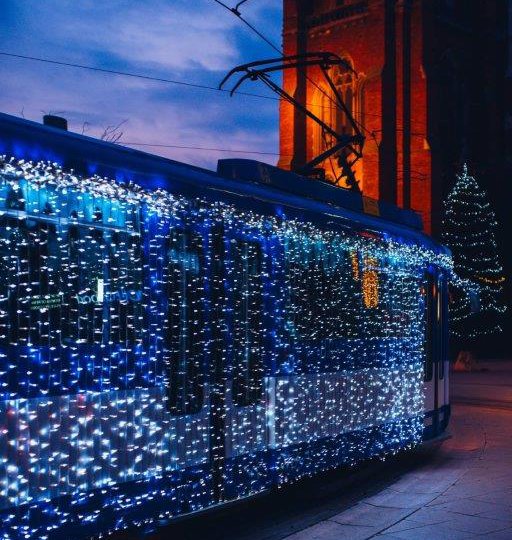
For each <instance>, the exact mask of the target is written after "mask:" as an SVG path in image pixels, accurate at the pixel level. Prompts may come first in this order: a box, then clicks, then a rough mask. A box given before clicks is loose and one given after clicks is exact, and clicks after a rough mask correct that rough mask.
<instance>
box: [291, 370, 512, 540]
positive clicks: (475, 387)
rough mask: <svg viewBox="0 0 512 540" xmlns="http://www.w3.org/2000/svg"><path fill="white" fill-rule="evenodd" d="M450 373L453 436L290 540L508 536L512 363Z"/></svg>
mask: <svg viewBox="0 0 512 540" xmlns="http://www.w3.org/2000/svg"><path fill="white" fill-rule="evenodd" d="M485 367H487V368H488V369H489V371H487V372H483V373H463V374H454V375H453V376H452V377H453V378H452V381H453V384H452V387H453V389H452V392H453V394H452V399H453V401H454V403H453V417H452V422H451V425H450V432H451V433H452V436H453V437H452V439H450V440H449V441H446V442H445V443H444V444H443V446H442V447H441V448H440V450H439V451H438V453H437V455H436V456H435V458H434V459H433V460H429V462H428V464H426V465H423V466H421V465H420V466H419V467H417V468H416V469H415V470H413V471H411V472H408V473H406V474H405V475H403V476H402V477H401V478H400V479H399V480H398V481H396V482H394V483H393V484H391V485H390V486H388V487H387V488H386V489H384V490H383V491H381V492H380V493H378V494H376V495H373V496H371V497H368V498H366V499H364V500H361V501H360V502H359V503H357V504H356V505H355V506H352V507H351V508H349V509H347V510H345V511H343V512H341V513H339V514H337V515H334V516H331V517H330V518H329V519H326V520H324V521H320V522H319V523H317V524H316V525H313V526H311V527H308V528H306V529H304V530H302V531H300V532H298V533H294V534H291V535H285V536H284V537H285V538H287V539H288V540H342V539H347V540H363V539H370V538H382V539H387V540H398V539H400V540H422V539H428V540H444V539H446V540H463V539H470V538H486V539H488V540H512V363H504V362H502V363H492V364H491V363H490V364H486V365H485Z"/></svg>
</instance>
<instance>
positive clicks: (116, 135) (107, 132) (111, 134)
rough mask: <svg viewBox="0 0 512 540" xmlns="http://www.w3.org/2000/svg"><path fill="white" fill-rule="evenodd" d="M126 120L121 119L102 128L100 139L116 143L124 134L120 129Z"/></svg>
mask: <svg viewBox="0 0 512 540" xmlns="http://www.w3.org/2000/svg"><path fill="white" fill-rule="evenodd" d="M126 122H128V119H125V120H122V121H121V122H119V123H118V124H116V125H112V126H107V127H106V128H105V129H104V130H103V133H102V134H101V137H100V139H101V140H102V141H107V142H111V143H114V144H116V143H118V142H119V141H120V140H121V138H122V137H123V135H124V131H122V130H121V126H123V125H124V124H126Z"/></svg>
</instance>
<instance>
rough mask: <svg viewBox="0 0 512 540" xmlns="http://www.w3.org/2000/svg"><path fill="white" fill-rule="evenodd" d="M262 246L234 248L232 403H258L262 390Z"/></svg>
mask: <svg viewBox="0 0 512 540" xmlns="http://www.w3.org/2000/svg"><path fill="white" fill-rule="evenodd" d="M261 264H262V252H261V246H260V245H259V244H257V243H254V242H244V241H237V242H236V243H235V244H234V249H233V276H234V277H233V281H234V284H233V285H234V286H233V303H234V306H233V307H234V310H233V311H234V313H233V321H234V322H233V326H234V328H233V339H234V366H233V401H234V403H235V405H236V406H238V407H246V406H248V405H253V404H255V403H257V402H258V401H259V400H260V398H261V393H262V388H263V359H262V348H263V343H262V339H263V338H262V336H263V328H262V311H263V284H262V280H261Z"/></svg>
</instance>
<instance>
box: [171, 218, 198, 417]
mask: <svg viewBox="0 0 512 540" xmlns="http://www.w3.org/2000/svg"><path fill="white" fill-rule="evenodd" d="M176 242H179V248H180V249H181V251H180V250H179V249H178V250H177V252H176V250H175V252H174V253H175V255H176V253H177V254H178V260H177V262H176V261H175V262H173V261H172V253H171V251H172V250H173V249H175V248H173V244H174V246H176ZM194 242H197V243H196V244H195V243H194ZM204 250H205V246H204V240H203V238H202V236H201V235H200V234H199V233H198V232H196V231H194V230H193V229H191V228H188V227H187V228H171V230H170V231H169V234H168V235H167V236H166V239H165V257H166V258H165V262H166V267H167V276H166V278H167V280H166V295H167V301H168V307H167V332H166V336H165V346H166V347H167V349H168V354H169V361H168V363H167V366H166V370H167V376H168V385H167V409H168V411H169V413H170V414H171V416H187V415H192V414H198V413H199V412H200V411H201V410H202V408H203V406H204V389H205V374H204V358H203V356H202V355H203V352H204V339H203V338H204V326H205V324H204V323H205V316H204V306H200V309H199V310H198V311H197V319H196V320H195V323H194V324H193V325H190V324H189V321H190V317H191V316H192V315H191V313H194V310H193V306H192V303H195V302H199V301H200V296H196V297H195V298H194V294H196V293H198V292H202V291H203V289H204V274H203V271H204V264H203V260H204ZM183 253H185V254H186V256H185V257H183V256H182V255H183ZM180 255H181V258H180ZM188 255H191V257H196V259H195V260H196V261H197V272H196V275H197V278H196V279H198V280H199V281H200V282H201V283H202V286H201V287H198V288H196V289H195V290H193V287H190V286H189V281H190V272H189V270H190V269H189V268H187V264H189V263H190V261H191V260H192V259H190V258H189V257H188ZM187 261H188V262H187ZM173 265H175V267H174V268H173ZM177 267H179V268H180V270H178V271H179V272H180V274H179V277H178V279H177V280H175V279H173V275H174V274H175V269H176V268H177ZM176 281H179V283H178V285H179V286H180V291H178V290H177V289H176V288H173V286H174V285H176ZM183 293H185V294H183ZM180 294H181V296H184V298H181V296H180ZM173 302H177V303H173ZM173 310H175V311H173ZM183 310H185V322H183V320H182V318H183V315H184V312H183ZM178 312H179V313H178ZM191 326H194V328H196V329H197V330H199V332H200V334H199V335H200V337H199V339H198V340H197V341H196V342H195V343H192V342H191V341H190V338H191V336H192V335H193V334H192V333H191V332H190V327H191ZM183 331H185V333H183ZM188 347H193V348H194V350H195V354H194V353H193V354H188V350H189V349H188ZM191 360H192V361H191ZM180 383H181V384H180Z"/></svg>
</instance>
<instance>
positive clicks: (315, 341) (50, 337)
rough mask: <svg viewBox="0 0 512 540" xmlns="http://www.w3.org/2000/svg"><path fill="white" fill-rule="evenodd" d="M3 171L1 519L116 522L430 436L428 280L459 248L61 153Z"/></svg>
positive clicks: (56, 525)
mask: <svg viewBox="0 0 512 540" xmlns="http://www.w3.org/2000/svg"><path fill="white" fill-rule="evenodd" d="M0 180H1V184H0V211H1V215H0V223H1V226H0V250H1V255H2V257H1V261H2V263H1V264H2V265H3V267H2V272H1V273H0V358H1V364H0V365H1V368H0V392H1V396H2V399H1V401H0V419H1V423H2V426H3V429H2V431H1V432H0V460H1V461H0V463H1V467H2V468H1V472H0V506H1V510H2V512H3V525H2V529H1V530H2V536H1V538H4V539H6V540H7V539H14V538H16V539H18V538H34V539H35V538H38V539H39V538H41V539H45V538H50V537H51V534H52V531H54V530H59V531H60V532H59V533H60V534H61V533H62V531H63V530H68V529H66V527H68V528H69V531H71V532H70V534H72V535H73V536H74V537H78V536H79V534H83V535H88V536H92V535H94V534H100V535H101V534H104V533H106V532H108V531H110V530H114V529H121V528H124V527H127V526H130V525H142V524H147V523H150V522H152V521H154V520H159V519H160V520H161V519H165V518H169V517H172V516H175V515H178V514H180V513H184V512H190V511H194V510H198V509H201V508H205V507H207V506H209V505H212V504H214V503H215V502H217V501H218V500H219V499H221V500H229V499H233V498H239V497H245V496H248V495H251V494H255V493H258V492H261V491H262V490H264V489H267V488H268V487H270V486H271V485H273V484H277V485H283V484H285V483H287V482H290V481H293V480H296V479H298V478H301V477H303V476H308V475H312V474H315V473H316V472H318V471H321V470H326V469H329V468H332V467H336V466H339V465H340V464H345V465H353V464H355V463H357V462H359V461H360V460H362V459H365V458H368V457H371V456H381V457H383V456H385V455H386V454H389V453H394V452H397V451H399V450H401V449H403V448H408V447H411V446H412V445H414V444H416V443H418V442H419V441H420V440H421V437H422V432H423V401H424V396H423V354H424V350H423V340H424V335H425V315H424V309H423V297H422V295H421V287H422V284H423V280H424V272H425V268H427V267H429V266H432V265H433V266H435V267H437V268H438V271H439V272H441V273H444V274H445V275H447V274H448V273H449V272H450V271H451V261H450V259H449V257H447V256H446V255H442V254H435V253H433V252H432V251H430V250H427V249H424V248H423V247H421V246H418V245H415V244H413V243H410V244H406V243H403V242H400V241H398V240H396V239H393V238H385V237H383V238H380V239H376V238H368V237H366V236H362V235H359V234H357V233H355V232H351V231H346V230H343V229H340V230H336V229H334V228H333V229H326V228H320V227H318V226H316V225H314V224H312V223H306V222H301V221H298V220H295V219H286V218H282V217H275V216H265V215H260V214H257V213H255V212H248V211H241V210H239V209H237V208H235V207H234V206H232V205H228V204H225V203H222V202H216V203H213V202H209V201H207V200H206V199H203V198H200V197H198V198H195V199H186V198H185V197H181V196H178V195H172V194H170V193H167V192H165V191H161V190H157V191H154V192H151V191H147V190H144V189H141V188H140V187H138V186H132V185H119V184H117V183H115V182H114V181H112V180H110V179H106V178H101V177H98V176H93V177H91V178H83V177H79V176H77V175H75V174H73V173H69V172H65V171H62V170H61V169H60V168H59V167H57V166H56V165H53V164H50V163H35V164H33V163H30V162H23V161H16V160H13V159H11V160H7V159H3V160H2V163H1V166H0ZM359 261H361V271H360V270H359V265H360V263H359ZM80 531H81V532H80Z"/></svg>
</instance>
